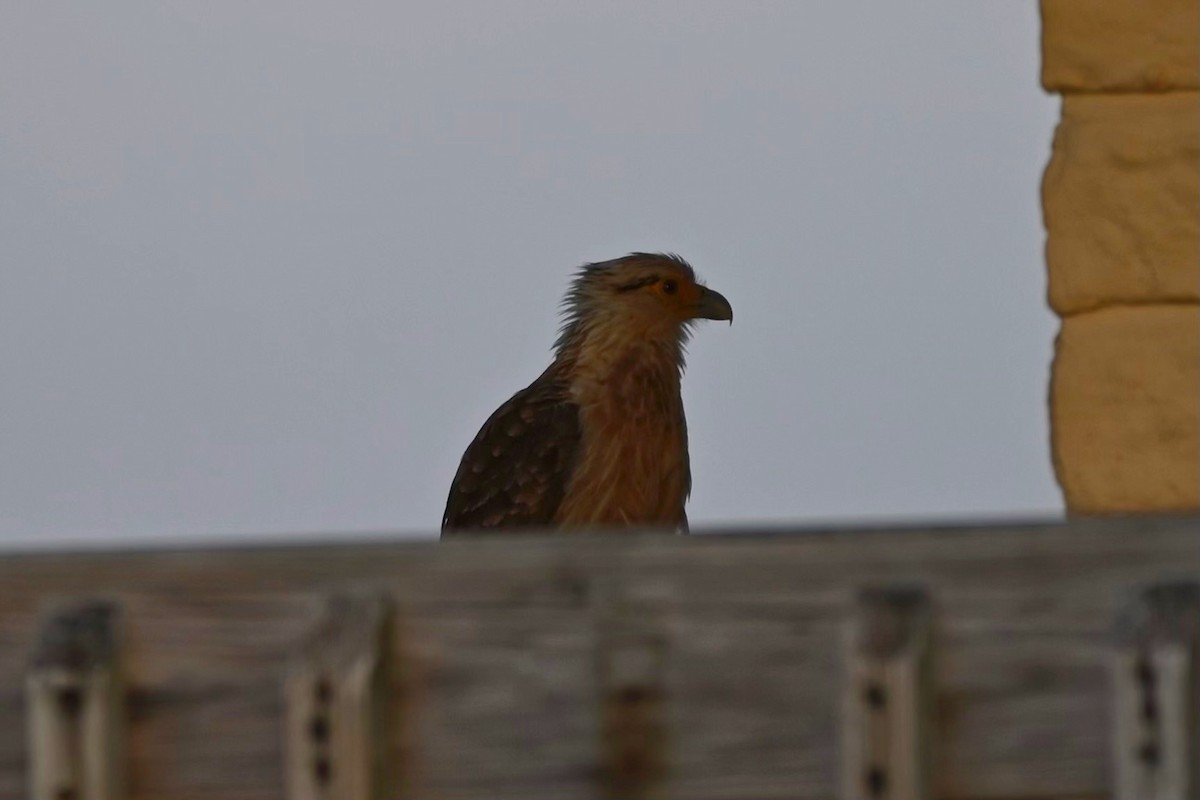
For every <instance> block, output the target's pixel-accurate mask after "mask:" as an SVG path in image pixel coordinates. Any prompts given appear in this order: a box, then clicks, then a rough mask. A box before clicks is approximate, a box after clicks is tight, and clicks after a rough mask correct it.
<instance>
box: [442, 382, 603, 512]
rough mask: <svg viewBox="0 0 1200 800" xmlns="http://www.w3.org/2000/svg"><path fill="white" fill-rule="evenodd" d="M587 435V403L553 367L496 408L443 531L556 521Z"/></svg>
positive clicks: (451, 500) (453, 490) (454, 490)
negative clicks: (582, 405)
mask: <svg viewBox="0 0 1200 800" xmlns="http://www.w3.org/2000/svg"><path fill="white" fill-rule="evenodd" d="M580 438H581V430H580V420H579V409H578V407H577V406H576V405H575V404H574V403H572V402H571V401H570V399H569V398H568V396H567V393H566V387H565V386H564V385H563V382H562V380H561V376H560V375H558V374H557V373H556V371H555V369H554V367H553V366H551V367H550V368H549V369H547V370H546V371H545V372H544V373H542V375H541V376H540V377H539V378H538V379H537V380H535V381H534V382H533V383H531V384H530V385H529V386H528V387H526V388H525V389H522V390H521V391H519V392H517V393H516V394H515V395H513V396H512V397H511V398H509V400H508V401H507V402H506V403H504V404H503V405H502V406H500V407H499V408H498V409H496V411H495V412H493V413H492V415H491V417H489V418H488V420H487V422H485V423H484V424H483V427H482V428H481V429H480V430H479V433H478V434H476V436H475V439H474V440H473V441H472V442H471V444H470V446H469V447H468V448H467V451H466V453H464V454H463V457H462V461H461V462H460V464H459V467H458V472H457V473H456V474H455V476H454V482H453V484H451V486H450V496H449V497H448V498H447V500H446V512H445V514H444V515H443V517H442V533H443V535H446V534H450V533H454V532H458V531H464V530H470V529H486V528H514V529H519V528H536V527H539V526H546V525H551V524H553V523H554V521H555V516H556V514H557V513H558V510H559V507H560V505H561V504H562V501H563V497H564V496H565V494H566V491H567V484H568V481H569V478H570V475H571V473H572V472H573V468H574V464H575V461H576V459H577V457H578V452H579V444H580Z"/></svg>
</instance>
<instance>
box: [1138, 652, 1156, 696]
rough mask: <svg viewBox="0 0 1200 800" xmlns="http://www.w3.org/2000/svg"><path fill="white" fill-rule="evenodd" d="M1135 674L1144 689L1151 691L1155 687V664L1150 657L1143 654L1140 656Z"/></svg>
mask: <svg viewBox="0 0 1200 800" xmlns="http://www.w3.org/2000/svg"><path fill="white" fill-rule="evenodd" d="M1134 675H1135V676H1136V677H1137V682H1138V683H1140V684H1141V685H1142V689H1143V690H1145V691H1147V692H1148V691H1150V690H1151V689H1153V688H1154V684H1155V682H1156V679H1157V678H1156V676H1155V674H1154V665H1153V664H1151V663H1150V659H1149V657H1147V656H1145V655H1142V656H1140V657H1139V658H1138V660H1137V663H1136V664H1135V665H1134Z"/></svg>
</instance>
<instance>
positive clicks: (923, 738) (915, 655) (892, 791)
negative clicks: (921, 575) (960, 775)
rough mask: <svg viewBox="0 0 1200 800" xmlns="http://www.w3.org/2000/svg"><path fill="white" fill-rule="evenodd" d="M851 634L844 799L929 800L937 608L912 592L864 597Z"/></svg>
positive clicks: (864, 594)
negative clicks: (932, 629)
mask: <svg viewBox="0 0 1200 800" xmlns="http://www.w3.org/2000/svg"><path fill="white" fill-rule="evenodd" d="M849 633H850V635H849V648H848V651H849V652H848V675H847V678H848V680H847V681H846V684H845V686H846V688H845V691H846V694H845V698H844V718H843V731H842V734H843V735H842V748H843V752H842V756H843V770H842V796H843V797H844V798H845V799H846V800H928V798H929V797H930V748H929V741H928V731H929V716H930V712H931V704H932V698H931V683H930V680H929V671H930V667H929V647H930V611H929V601H928V599H927V597H926V596H925V594H924V592H923V591H921V590H918V589H912V588H884V589H870V590H867V591H864V592H862V593H861V594H860V595H859V598H858V603H857V606H856V608H855V614H854V619H853V621H852V624H851V627H850V632H849Z"/></svg>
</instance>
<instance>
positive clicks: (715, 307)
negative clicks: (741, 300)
mask: <svg viewBox="0 0 1200 800" xmlns="http://www.w3.org/2000/svg"><path fill="white" fill-rule="evenodd" d="M692 317H693V318H694V319H727V320H729V324H730V325H732V324H733V306H731V305H729V301H728V300H726V299H725V295H723V294H721V293H720V292H716V291H713V290H712V289H708V288H705V287H703V286H701V287H700V302H698V303H696V308H695V311H694V312H693V313H692Z"/></svg>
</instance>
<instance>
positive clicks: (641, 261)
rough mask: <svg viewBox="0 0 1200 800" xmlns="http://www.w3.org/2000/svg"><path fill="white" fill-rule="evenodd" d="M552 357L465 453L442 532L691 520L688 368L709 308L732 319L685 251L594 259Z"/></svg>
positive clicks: (678, 524) (575, 289) (577, 285)
mask: <svg viewBox="0 0 1200 800" xmlns="http://www.w3.org/2000/svg"><path fill="white" fill-rule="evenodd" d="M563 309H564V321H563V326H562V329H561V332H560V335H559V337H558V341H557V342H556V343H555V346H554V362H553V363H551V364H550V366H549V367H547V368H546V371H545V372H543V373H542V374H541V376H540V377H538V379H537V380H535V381H534V382H533V383H531V384H530V385H529V386H528V387H526V388H525V389H522V390H521V391H519V392H517V393H516V394H515V395H513V396H512V398H510V399H509V401H508V402H507V403H505V404H504V405H502V406H500V408H498V409H496V411H495V412H494V413H493V414H492V416H491V417H490V418H489V419H488V421H487V422H485V423H484V425H483V428H482V429H480V431H479V433H478V434H477V435H476V436H475V440H474V441H473V442H471V445H470V447H468V448H467V452H466V453H465V454H463V457H462V462H461V463H460V464H459V467H458V473H457V474H456V475H455V476H454V483H453V484H452V485H451V487H450V497H449V499H448V500H447V501H446V513H445V515H444V516H443V517H442V535H443V536H447V535H451V534H453V533H455V532H459V531H468V530H471V529H476V530H477V529H497V528H513V529H521V528H525V529H530V528H539V527H546V526H550V527H554V528H562V529H578V528H584V527H591V526H629V525H641V526H648V527H663V528H673V529H676V530H682V531H686V530H687V514H686V512H685V511H684V503H686V501H687V497H688V493H689V492H690V491H691V483H692V476H691V468H690V466H689V464H688V443H687V422H686V420H685V419H684V415H683V400H682V398H681V397H680V395H679V381H680V378H681V377H682V375H683V368H684V346H685V344H686V343H687V340H688V336H689V334H690V331H691V327H692V325H693V324H694V322H695V321H696V320H698V319H719V320H730V321H731V322H732V320H733V309H732V308H731V307H730V305H729V301H728V300H726V299H725V298H724V297H722V296H721V294H720V293H718V292H714V291H713V290H711V289H707V288H705V287H704V286H701V285H700V284H699V283H697V282H696V275H695V273H694V272H693V271H692V268H691V267H690V266H689V265H688V263H687V262H686V261H684V260H683V259H682V258H680V257H678V256H675V255H660V254H651V253H632V254H630V255H628V256H625V257H624V258H618V259H614V260H612V261H604V262H601V263H598V264H587V265H585V266H584V267H583V268H582V269H580V271H579V273H578V275H577V276H576V278H575V280H574V282H573V283H572V284H571V288H570V290H569V291H568V293H567V296H566V298H565V299H564V301H563Z"/></svg>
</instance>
